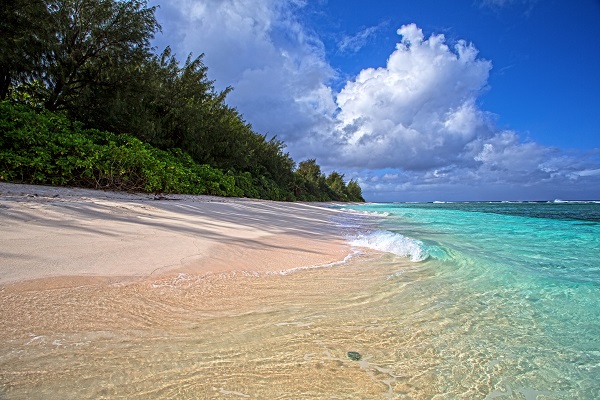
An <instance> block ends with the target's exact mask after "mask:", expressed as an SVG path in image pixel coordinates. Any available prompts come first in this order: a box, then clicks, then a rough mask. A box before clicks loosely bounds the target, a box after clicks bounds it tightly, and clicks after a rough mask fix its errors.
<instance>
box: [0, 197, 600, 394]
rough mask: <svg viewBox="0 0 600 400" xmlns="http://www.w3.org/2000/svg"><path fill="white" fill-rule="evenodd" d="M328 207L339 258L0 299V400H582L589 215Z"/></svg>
mask: <svg viewBox="0 0 600 400" xmlns="http://www.w3.org/2000/svg"><path fill="white" fill-rule="evenodd" d="M340 208H343V209H345V210H347V212H346V213H340V216H339V218H336V219H335V221H332V223H336V224H338V225H339V227H340V230H341V232H342V233H343V234H344V235H346V236H347V238H348V240H349V241H350V243H352V246H353V248H354V250H355V253H354V255H353V256H352V257H350V258H349V259H348V260H347V261H345V262H341V263H335V264H331V265H326V266H314V268H307V269H299V270H294V271H282V272H281V273H275V274H257V273H253V272H251V271H248V272H244V273H242V272H239V273H228V274H221V275H213V276H193V275H188V274H179V275H177V276H172V277H162V278H159V277H156V278H151V279H150V278H149V279H147V280H143V281H134V282H115V283H111V282H110V281H107V282H100V283H98V282H95V281H89V282H88V281H82V283H77V282H76V281H73V282H67V283H64V282H63V281H60V280H59V281H49V282H46V283H45V284H44V285H43V286H40V284H32V285H28V284H24V285H20V286H19V285H16V286H5V287H0V304H2V307H1V308H0V399H2V400H8V399H116V398H127V399H237V398H254V399H326V398H327V399H386V398H395V399H496V398H500V399H520V400H523V399H526V400H533V399H538V400H555V399H589V400H593V399H600V204H596V203H548V204H542V203H531V204H529V203H453V204H368V205H361V206H344V207H340ZM306 251H311V249H306Z"/></svg>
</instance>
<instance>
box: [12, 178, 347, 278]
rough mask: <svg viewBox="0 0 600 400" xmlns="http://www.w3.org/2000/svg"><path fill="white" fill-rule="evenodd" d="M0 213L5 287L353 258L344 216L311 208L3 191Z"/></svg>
mask: <svg viewBox="0 0 600 400" xmlns="http://www.w3.org/2000/svg"><path fill="white" fill-rule="evenodd" d="M0 210H1V214H0V215H1V218H0V224H1V226H2V237H1V238H0V265H2V267H1V268H2V269H1V271H0V285H1V284H7V283H15V282H24V281H30V280H36V279H41V278H65V279H69V280H71V279H73V278H74V277H78V278H94V277H104V278H107V277H111V278H113V280H115V279H117V278H119V277H120V278H123V279H127V280H131V279H132V278H145V277H146V278H147V277H150V276H152V277H157V276H163V275H173V274H175V275H176V274H177V273H193V274H200V275H202V274H211V273H221V272H231V271H237V272H243V271H245V272H249V273H254V272H257V273H265V272H282V271H286V270H289V269H293V268H301V267H310V266H317V265H322V264H328V263H332V262H336V261H341V260H343V259H344V257H346V256H347V255H348V254H349V253H350V252H351V251H350V249H349V246H348V245H347V244H346V243H345V241H344V240H343V238H342V237H341V236H340V232H339V230H336V227H335V225H334V224H332V223H331V219H332V218H333V217H334V216H335V215H336V214H339V213H340V211H336V210H332V209H328V208H327V207H323V206H317V205H312V204H308V203H306V204H300V203H280V202H272V201H259V200H250V199H228V198H219V197H210V196H189V195H168V196H155V195H147V194H128V193H116V192H104V191H96V190H86V189H69V188H56V187H46V186H31V185H11V184H6V183H0ZM55 280H56V279H55Z"/></svg>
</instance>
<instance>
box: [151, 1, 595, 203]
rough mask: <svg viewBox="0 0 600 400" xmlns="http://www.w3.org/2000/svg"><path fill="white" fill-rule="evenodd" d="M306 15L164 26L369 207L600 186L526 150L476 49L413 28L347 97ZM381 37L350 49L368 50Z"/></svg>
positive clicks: (194, 7) (352, 42) (579, 168)
mask: <svg viewBox="0 0 600 400" xmlns="http://www.w3.org/2000/svg"><path fill="white" fill-rule="evenodd" d="M303 7H305V3H304V2H302V1H300V0H253V1H248V0H222V1H214V2H212V1H209V2H196V1H193V0H171V2H169V3H167V4H166V5H163V6H162V8H161V10H160V13H162V15H161V14H159V15H158V17H159V20H160V21H161V23H162V24H163V31H165V33H166V35H168V37H170V38H176V42H175V46H174V49H175V50H176V52H177V53H178V54H179V55H180V58H184V56H185V55H187V53H188V52H190V51H192V52H194V53H195V54H200V53H205V54H206V57H205V63H206V65H207V66H208V67H209V74H210V77H211V78H212V79H216V81H217V86H219V85H221V88H222V87H225V86H228V85H232V86H233V87H234V89H235V90H234V92H233V93H232V94H231V95H230V97H228V99H229V100H228V101H229V103H230V104H231V105H233V106H235V107H237V108H238V109H239V110H240V111H241V112H242V113H243V114H244V116H245V118H246V119H247V120H248V122H250V123H251V124H252V125H253V127H254V128H255V129H256V130H257V131H258V132H261V133H269V134H277V135H278V136H279V137H280V138H282V139H284V140H285V142H286V143H287V144H288V150H289V151H290V153H291V154H292V156H293V157H294V158H295V159H297V160H299V159H305V158H313V157H316V158H317V161H318V162H319V163H320V164H321V165H322V166H323V167H324V170H331V169H334V168H335V169H338V170H341V171H342V172H345V173H346V177H347V178H354V179H358V180H359V183H360V184H361V185H362V186H363V189H364V192H365V193H366V194H367V197H369V196H371V198H373V199H390V198H394V195H392V194H393V193H403V195H404V196H407V197H406V199H407V200H410V196H416V197H415V198H414V199H415V200H418V199H419V198H417V197H419V196H421V197H420V199H424V197H423V196H425V194H426V193H427V194H428V196H437V194H438V193H439V194H440V197H441V196H446V197H452V196H453V193H455V194H456V196H457V197H460V196H463V198H464V196H465V193H471V195H472V196H476V197H479V198H483V197H485V196H484V192H485V193H487V194H486V196H492V197H493V196H497V197H500V196H501V195H507V194H509V193H511V190H513V192H514V193H515V195H514V196H513V197H517V194H519V193H521V194H523V195H527V193H529V192H527V190H529V189H528V188H530V189H531V193H530V197H533V194H534V193H538V194H539V193H542V191H543V190H546V192H544V193H551V192H552V191H554V192H561V191H562V192H561V193H563V194H561V196H562V197H564V198H567V197H568V196H567V195H568V191H569V190H576V187H577V185H582V183H583V182H586V183H588V184H590V185H593V184H597V187H600V174H599V173H598V170H599V169H600V165H599V164H600V163H599V162H598V160H597V159H596V158H594V156H582V155H573V154H565V153H564V152H563V151H561V150H559V149H554V148H549V147H546V146H543V145H541V144H539V143H535V142H528V141H524V140H522V139H521V137H520V136H519V135H518V133H516V132H513V131H509V130H503V129H499V128H498V127H497V126H496V124H495V116H494V115H493V114H492V113H490V112H487V111H485V110H482V109H481V108H480V106H479V105H478V99H479V97H480V96H481V95H482V93H484V92H485V91H486V90H489V88H488V78H489V74H490V71H491V70H492V62H491V61H489V60H485V59H483V58H481V57H479V54H478V51H477V49H476V47H475V46H474V45H473V44H471V43H468V42H466V41H463V40H459V41H456V42H453V43H449V42H448V41H447V40H446V38H445V37H444V35H441V34H431V35H429V36H426V35H425V34H424V33H423V31H422V30H421V29H420V28H419V27H417V26H416V25H414V24H409V25H404V26H402V27H400V29H398V32H397V33H398V35H399V36H398V43H397V45H396V49H395V50H394V51H393V52H392V53H391V54H390V56H389V58H388V60H387V63H386V65H385V66H384V67H380V68H365V69H363V70H362V71H361V72H360V73H359V74H358V75H357V76H356V77H354V78H353V79H351V80H349V81H348V82H346V83H345V85H343V87H342V89H341V90H339V91H335V90H334V89H333V88H332V85H331V82H332V81H333V80H334V79H335V78H337V76H336V72H335V70H334V69H333V68H332V67H331V66H330V65H329V64H328V62H327V59H326V53H325V52H326V50H325V46H324V44H323V43H322V41H321V40H320V38H319V37H318V36H317V35H316V34H315V33H314V32H312V31H310V30H309V29H307V28H306V26H305V25H304V24H303V23H302V21H301V19H299V17H298V15H301V11H302V8H303ZM373 29H374V28H373ZM373 29H369V28H368V29H366V30H364V31H362V32H359V33H358V34H357V35H355V36H353V37H348V38H347V39H346V40H345V41H342V42H341V43H340V46H342V47H345V48H346V49H347V50H348V51H349V50H351V49H355V48H358V47H360V46H363V45H365V44H366V43H367V42H368V40H369V38H370V37H372V35H373V34H374V32H375V31H374V30H373ZM159 42H160V38H159ZM467 185H468V186H467ZM511 188H512V189H511ZM536 188H537V189H536ZM536 190H537V192H536ZM411 193H412V194H411ZM548 195H550V194H548ZM597 195H600V193H598V194H597ZM378 196H379V197H378ZM381 196H384V197H385V196H389V197H387V198H381ZM429 199H430V200H431V199H432V198H429ZM433 199H435V198H433Z"/></svg>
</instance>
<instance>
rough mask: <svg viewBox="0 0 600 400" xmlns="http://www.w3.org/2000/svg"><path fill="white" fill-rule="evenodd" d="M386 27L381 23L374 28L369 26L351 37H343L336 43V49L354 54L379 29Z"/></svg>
mask: <svg viewBox="0 0 600 400" xmlns="http://www.w3.org/2000/svg"><path fill="white" fill-rule="evenodd" d="M384 25H386V23H384V22H382V23H381V24H379V25H376V26H369V27H367V28H364V29H363V30H361V31H360V32H357V33H356V34H354V35H352V36H348V35H344V37H342V39H341V40H340V41H339V42H338V48H339V50H340V51H342V52H350V53H356V52H358V51H359V50H360V49H362V48H363V47H364V46H365V45H366V44H367V43H368V42H369V40H370V39H371V38H373V37H374V36H375V35H376V34H377V32H379V31H380V30H381V28H382V27H383V26H384Z"/></svg>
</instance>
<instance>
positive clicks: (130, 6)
mask: <svg viewBox="0 0 600 400" xmlns="http://www.w3.org/2000/svg"><path fill="white" fill-rule="evenodd" d="M154 11H155V8H154V7H148V6H147V2H146V1H145V0H128V1H117V0H55V3H54V4H53V6H52V7H51V8H50V14H51V21H52V23H53V26H52V27H53V37H52V39H51V40H50V41H49V42H48V43H46V46H45V48H44V52H43V65H42V67H43V70H42V72H41V73H40V75H39V79H40V80H41V81H42V82H43V84H44V86H45V88H46V93H45V106H46V108H47V109H49V110H56V109H61V108H65V109H69V108H70V107H74V106H75V105H76V101H77V99H78V96H79V95H80V94H81V93H82V92H83V91H85V90H102V89H107V88H110V87H114V86H115V85H116V84H117V83H118V82H114V81H112V80H111V79H110V78H114V74H111V72H112V71H114V69H115V67H117V66H120V65H123V64H127V63H134V64H135V63H139V62H141V61H142V60H144V59H145V58H146V57H147V56H148V55H149V54H150V39H152V38H153V36H154V33H155V32H156V31H157V30H159V29H160V26H159V25H158V23H157V21H156V19H155V17H154ZM36 78H38V77H36Z"/></svg>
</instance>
